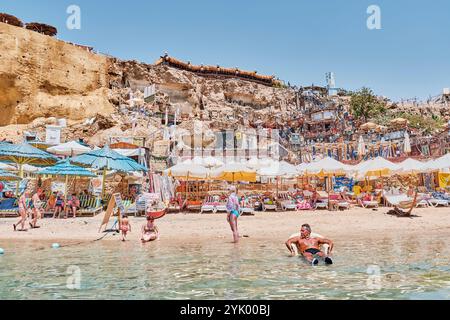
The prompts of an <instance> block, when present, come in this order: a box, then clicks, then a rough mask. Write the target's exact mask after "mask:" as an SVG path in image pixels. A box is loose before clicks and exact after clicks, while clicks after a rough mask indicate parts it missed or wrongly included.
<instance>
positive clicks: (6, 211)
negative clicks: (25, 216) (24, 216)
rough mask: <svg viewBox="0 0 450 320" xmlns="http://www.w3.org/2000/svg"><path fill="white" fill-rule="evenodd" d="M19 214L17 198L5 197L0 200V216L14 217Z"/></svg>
mask: <svg viewBox="0 0 450 320" xmlns="http://www.w3.org/2000/svg"><path fill="white" fill-rule="evenodd" d="M18 216H19V205H18V199H16V198H7V199H1V200H0V218H16V217H18Z"/></svg>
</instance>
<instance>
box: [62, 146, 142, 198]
mask: <svg viewBox="0 0 450 320" xmlns="http://www.w3.org/2000/svg"><path fill="white" fill-rule="evenodd" d="M70 162H72V163H74V164H77V165H81V166H87V167H91V168H94V169H97V170H103V186H102V196H103V194H104V192H105V177H106V171H107V170H116V171H119V172H133V171H143V172H147V171H148V170H147V168H145V167H144V166H142V165H140V164H139V163H137V162H136V161H134V160H133V159H131V158H128V157H126V156H123V155H121V154H120V153H118V152H116V151H114V150H111V148H110V147H109V146H105V147H104V148H103V149H98V150H93V151H89V152H87V153H84V154H82V155H79V156H76V157H73V158H71V159H70Z"/></svg>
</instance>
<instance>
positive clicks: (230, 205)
mask: <svg viewBox="0 0 450 320" xmlns="http://www.w3.org/2000/svg"><path fill="white" fill-rule="evenodd" d="M239 211H240V205H239V199H238V197H237V195H236V187H234V186H232V187H231V193H230V195H229V196H228V201H227V221H228V223H229V224H230V227H231V231H232V232H233V242H234V243H238V242H239V231H238V223H237V221H238V218H239V215H240V214H239Z"/></svg>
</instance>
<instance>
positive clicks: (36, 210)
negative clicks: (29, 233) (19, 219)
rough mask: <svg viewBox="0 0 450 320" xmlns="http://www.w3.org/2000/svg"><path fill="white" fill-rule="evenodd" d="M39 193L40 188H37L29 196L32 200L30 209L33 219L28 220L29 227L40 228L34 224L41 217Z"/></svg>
mask: <svg viewBox="0 0 450 320" xmlns="http://www.w3.org/2000/svg"><path fill="white" fill-rule="evenodd" d="M41 194H42V189H38V191H37V192H36V193H35V194H34V195H33V197H32V198H31V201H32V204H31V209H32V210H33V220H32V221H31V222H30V227H31V229H37V228H40V227H39V226H37V225H36V224H37V220H38V219H40V218H41V208H42V201H41Z"/></svg>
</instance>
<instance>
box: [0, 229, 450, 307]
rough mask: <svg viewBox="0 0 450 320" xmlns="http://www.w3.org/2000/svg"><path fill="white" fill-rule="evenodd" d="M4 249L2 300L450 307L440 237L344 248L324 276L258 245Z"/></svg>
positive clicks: (8, 245) (449, 264) (27, 245)
mask: <svg viewBox="0 0 450 320" xmlns="http://www.w3.org/2000/svg"><path fill="white" fill-rule="evenodd" d="M69 243H70V242H69ZM62 244H63V245H64V244H68V243H67V242H62ZM0 247H2V248H4V249H5V254H4V255H3V256H0V299H227V300H232V299H450V254H449V247H448V243H446V241H445V240H443V239H439V238H436V239H433V238H428V237H427V238H424V239H423V240H422V239H420V238H414V239H402V240H398V239H383V240H379V241H375V242H362V241H352V242H349V243H339V242H338V243H336V252H335V257H334V260H335V264H334V265H332V266H324V265H320V266H318V267H311V266H309V265H307V264H306V263H304V262H303V261H302V259H300V258H298V257H294V258H291V257H289V256H288V254H287V250H286V248H285V247H284V244H283V243H268V242H267V243H262V242H257V241H255V240H252V239H244V240H243V241H242V242H241V243H240V244H239V245H238V246H235V245H233V244H231V243H226V242H223V241H219V242H206V243H196V244H189V243H181V244H176V243H170V244H168V243H165V242H164V241H159V242H156V243H152V244H148V245H145V246H143V245H141V244H140V243H136V242H131V241H130V242H127V243H121V242H119V241H103V242H102V241H100V242H95V243H92V242H91V243H85V244H81V245H73V246H68V247H62V248H60V249H51V243H50V242H39V241H33V242H10V241H8V242H7V241H0ZM78 275H79V277H78ZM78 279H79V281H78ZM68 284H69V285H68ZM78 284H79V285H78ZM78 287H79V288H78Z"/></svg>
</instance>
